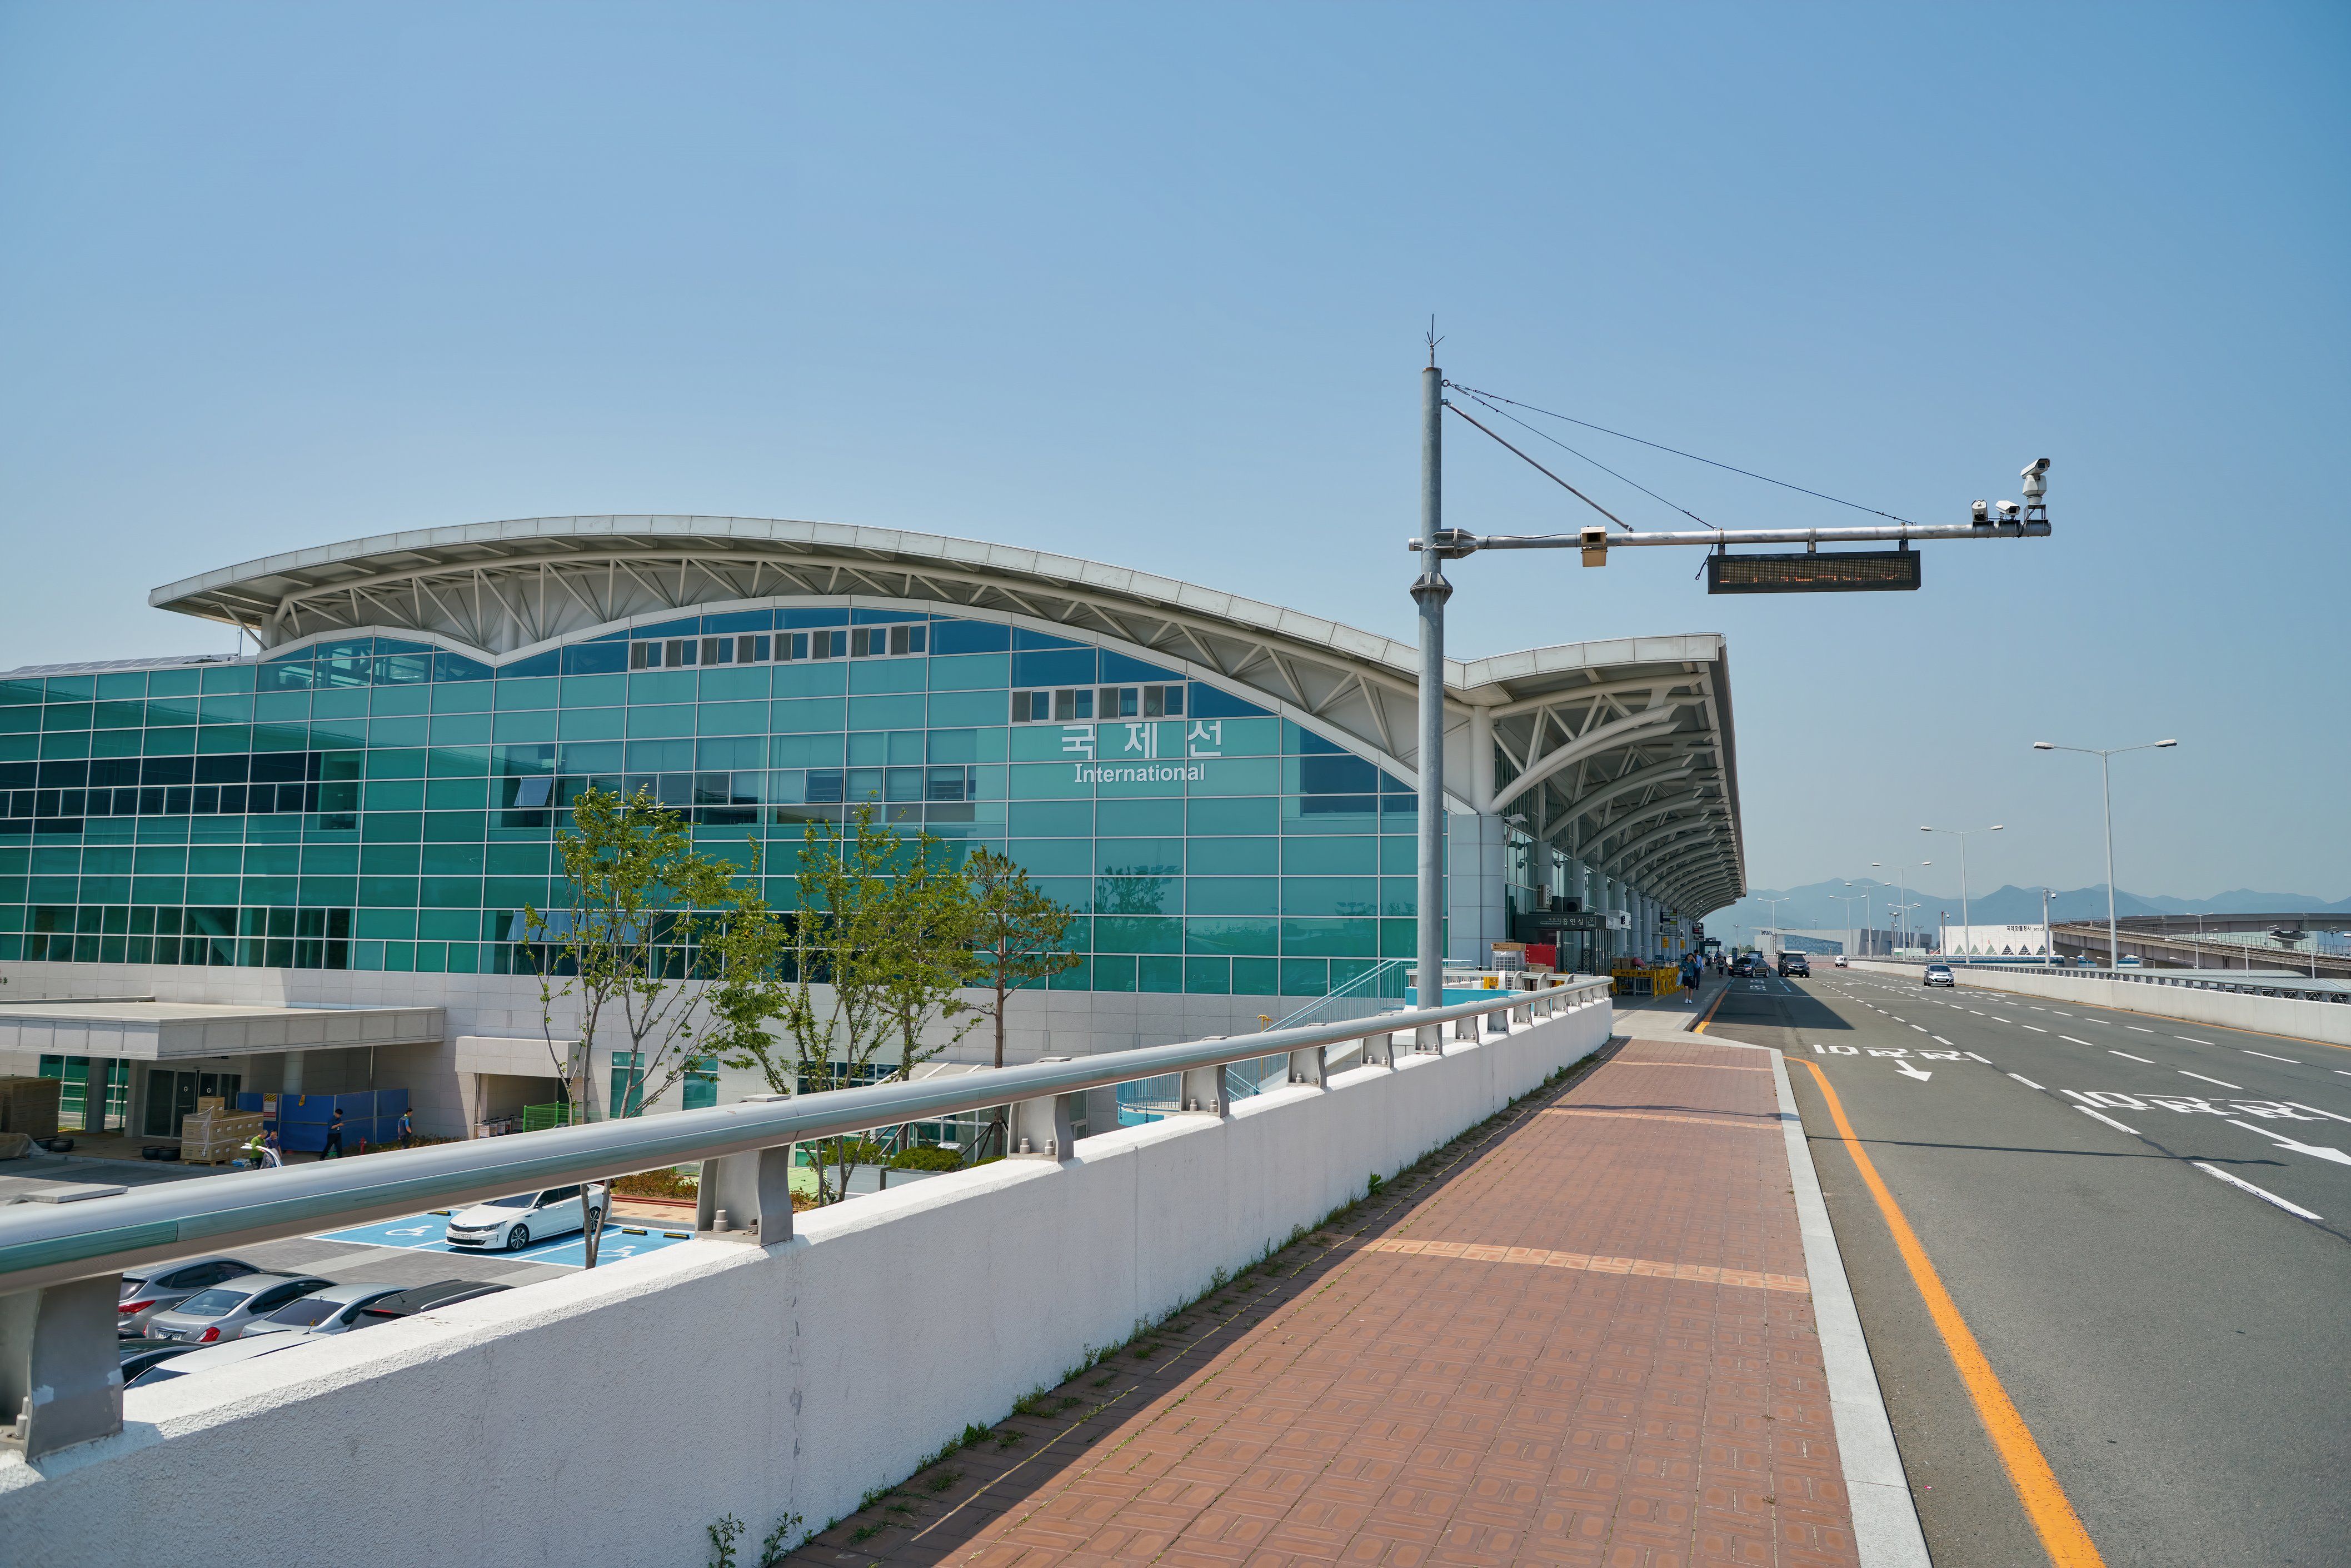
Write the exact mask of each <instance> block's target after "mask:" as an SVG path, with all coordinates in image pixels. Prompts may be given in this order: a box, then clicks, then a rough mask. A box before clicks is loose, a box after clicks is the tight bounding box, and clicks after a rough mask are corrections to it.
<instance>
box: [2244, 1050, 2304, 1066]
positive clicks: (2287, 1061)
mask: <svg viewBox="0 0 2351 1568" xmlns="http://www.w3.org/2000/svg"><path fill="white" fill-rule="evenodd" d="M2237 1049H2238V1050H2239V1051H2244V1053H2245V1054H2246V1055H2247V1056H2259V1057H2265V1058H2267V1059H2268V1060H2269V1061H2283V1062H2284V1063H2285V1064H2286V1065H2287V1066H2289V1067H2300V1066H2301V1065H2302V1063H2301V1062H2299V1061H2295V1060H2294V1058H2293V1057H2291V1056H2271V1055H2270V1053H2269V1052H2268V1051H2253V1050H2251V1049H2249V1048H2247V1047H2245V1046H2239V1047H2238V1048H2237Z"/></svg>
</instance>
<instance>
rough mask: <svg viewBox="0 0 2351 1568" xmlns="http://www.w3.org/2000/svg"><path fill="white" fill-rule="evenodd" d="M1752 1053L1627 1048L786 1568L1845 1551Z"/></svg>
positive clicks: (1399, 1567)
mask: <svg viewBox="0 0 2351 1568" xmlns="http://www.w3.org/2000/svg"><path fill="white" fill-rule="evenodd" d="M1753 1061H1754V1053H1752V1052H1749V1051H1740V1050H1739V1049H1737V1048H1735V1047H1731V1046H1727V1045H1718V1044H1714V1043H1710V1042H1708V1041H1707V1040H1705V1039H1704V1038H1703V1037H1692V1036H1682V1037H1677V1038H1676V1039H1674V1040H1633V1041H1631V1042H1629V1043H1625V1044H1622V1045H1619V1046H1618V1047H1616V1048H1614V1049H1613V1050H1612V1051H1610V1052H1609V1053H1608V1054H1607V1056H1606V1058H1605V1060H1604V1061H1602V1062H1601V1064H1600V1065H1598V1066H1596V1067H1595V1068H1593V1070H1591V1071H1588V1072H1585V1073H1583V1074H1582V1075H1580V1076H1579V1077H1577V1078H1574V1079H1573V1080H1571V1081H1570V1082H1568V1083H1567V1084H1565V1085H1563V1086H1562V1087H1559V1088H1555V1089H1552V1090H1549V1091H1545V1092H1543V1093H1542V1094H1541V1095H1540V1096H1538V1097H1535V1098H1532V1099H1531V1100H1529V1101H1528V1102H1525V1103H1522V1104H1521V1105H1520V1107H1519V1108H1518V1109H1517V1111H1516V1112H1515V1113H1512V1114H1511V1115H1510V1116H1509V1117H1508V1118H1507V1119H1506V1120H1503V1121H1501V1122H1499V1123H1497V1124H1489V1126H1488V1127H1486V1128H1484V1129H1480V1130H1479V1132H1477V1133H1474V1134H1471V1135H1470V1136H1469V1137H1468V1138H1465V1139H1464V1140H1462V1141H1461V1142H1459V1143H1457V1144H1456V1145H1453V1146H1452V1147H1451V1148H1449V1149H1448V1150H1447V1151H1444V1152H1443V1153H1441V1154H1440V1155H1437V1156H1436V1157H1435V1158H1433V1159H1432V1160H1430V1161H1428V1162H1426V1164H1425V1166H1423V1167H1421V1168H1419V1169H1417V1170H1416V1172H1413V1173H1407V1174H1406V1175H1405V1176H1404V1177H1401V1178H1399V1179H1398V1180H1396V1181H1395V1182H1393V1183H1390V1184H1388V1185H1387V1186H1385V1187H1384V1189H1383V1191H1382V1192H1381V1193H1380V1194H1379V1195H1378V1196H1377V1197H1374V1198H1373V1199H1372V1200H1370V1201H1367V1202H1366V1203H1364V1204H1363V1205H1361V1206H1359V1207H1357V1208H1356V1209H1355V1210H1354V1211H1353V1212H1351V1213H1350V1214H1349V1215H1348V1216H1346V1217H1345V1218H1343V1219H1342V1220H1338V1221H1335V1222H1334V1223H1333V1224H1332V1227H1331V1228H1328V1229H1326V1230H1324V1231H1322V1232H1320V1233H1318V1234H1316V1235H1315V1236H1313V1237H1312V1238H1311V1239H1308V1240H1306V1241H1303V1242H1301V1243H1298V1244H1296V1245H1293V1246H1291V1247H1290V1248H1289V1249H1285V1250H1284V1251H1283V1252H1281V1253H1280V1254H1278V1255H1277V1256H1276V1257H1275V1258H1274V1259H1272V1260H1270V1261H1269V1262H1268V1263H1267V1264H1265V1265H1262V1266H1260V1267H1259V1268H1257V1269H1254V1270H1250V1271H1249V1272H1248V1273H1247V1274H1245V1275H1244V1276H1243V1277H1241V1278H1240V1279H1238V1280H1237V1281H1233V1282H1232V1283H1231V1284H1230V1285H1228V1286H1226V1287H1224V1288H1222V1289H1220V1290H1218V1291H1215V1292H1213V1293H1212V1294H1211V1295H1210V1296H1208V1297H1207V1298H1205V1299H1204V1300H1203V1301H1199V1302H1197V1303H1195V1304H1194V1305H1193V1306H1191V1307H1189V1308H1186V1309H1185V1310H1184V1311H1183V1312H1178V1313H1176V1314H1175V1316H1174V1317H1173V1318H1172V1319H1171V1320H1170V1321H1169V1322H1167V1323H1165V1324H1164V1325H1162V1326H1161V1328H1160V1329H1159V1330H1157V1331H1155V1333H1153V1334H1152V1335H1150V1336H1148V1337H1147V1338H1146V1339H1145V1340H1144V1341H1143V1342H1142V1343H1138V1344H1136V1345H1134V1346H1133V1347H1131V1348H1130V1349H1129V1350H1126V1351H1123V1352H1122V1353H1120V1354H1119V1355H1118V1356H1116V1357H1114V1358H1113V1359H1112V1360H1110V1361H1107V1362H1105V1363H1103V1364H1102V1365H1100V1366H1099V1367H1097V1368H1095V1369H1092V1370H1091V1371H1089V1372H1087V1373H1085V1374H1081V1375H1080V1376H1079V1377H1078V1378H1076V1379H1073V1380H1072V1381H1071V1383H1070V1384H1068V1385H1064V1387H1062V1388H1061V1389H1060V1390H1058V1391H1055V1392H1054V1393H1053V1394H1051V1395H1048V1396H1043V1397H1042V1398H1040V1399H1037V1400H1032V1401H1030V1402H1029V1403H1028V1404H1027V1405H1026V1406H1024V1409H1023V1411H1022V1412H1021V1413H1019V1414H1016V1415H1015V1416H1012V1417H1011V1418H1010V1419H1008V1420H1007V1421H1006V1422H1005V1423H1003V1424H1002V1425H1001V1426H999V1427H998V1428H997V1429H996V1431H995V1433H994V1434H993V1436H992V1438H991V1440H988V1441H985V1442H982V1443H980V1444H978V1445H977V1446H976V1447H974V1448H967V1449H966V1450H965V1451H964V1452H963V1453H961V1454H960V1455H958V1456H956V1458H951V1459H948V1460H946V1461H945V1462H944V1463H942V1464H940V1465H938V1466H935V1467H933V1468H932V1469H929V1470H926V1471H925V1472H924V1473H923V1474H921V1475H918V1476H917V1477H915V1478H914V1479H911V1480H910V1481H908V1482H907V1483H906V1484H905V1485H904V1487H902V1488H901V1489H900V1490H899V1492H898V1493H897V1494H895V1495H894V1496H893V1497H892V1498H890V1499H887V1500H883V1502H882V1503H880V1504H877V1505H876V1506H875V1507H874V1508H872V1509H871V1510H869V1511H867V1512H865V1513H863V1514H861V1515H859V1516H858V1517H857V1518H856V1519H853V1520H851V1521H843V1522H842V1523H841V1525H840V1526H838V1527H837V1528H835V1529H833V1530H831V1531H827V1532H825V1533H824V1534H823V1535H822V1536H820V1537H819V1538H818V1539H817V1540H815V1541H813V1542H810V1543H809V1544H808V1545H806V1546H804V1547H803V1548H801V1549H800V1551H799V1552H796V1553H794V1554H793V1556H792V1558H791V1560H790V1561H792V1562H793V1563H795V1565H796V1568H841V1565H843V1564H847V1563H857V1564H861V1565H862V1564H877V1565H889V1568H898V1565H901V1564H904V1565H908V1568H913V1565H925V1568H927V1565H928V1564H932V1563H946V1562H953V1563H959V1564H970V1565H972V1568H1059V1565H1062V1564H1069V1565H1073V1568H1110V1565H1113V1564H1141V1563H1165V1564H1169V1565H1171V1568H1242V1565H1247V1568H1289V1565H1291V1564H1301V1565H1303V1564H1310V1563H1314V1564H1341V1563H1343V1564H1348V1565H1350V1568H1437V1565H1443V1568H1488V1565H1491V1568H1500V1565H1503V1564H1510V1563H1546V1564H1560V1565H1562V1568H1567V1565H1591V1568H1696V1565H1707V1568H1714V1565H1718V1564H1762V1563H1771V1564H1783V1565H1788V1568H1814V1565H1819V1568H1829V1565H1850V1564H1854V1563H1855V1562H1856V1559H1855V1553H1854V1546H1853V1534H1852V1528H1851V1519H1850V1514H1849V1511H1848V1507H1847V1500H1846V1497H1845V1491H1844V1483H1843V1479H1842V1471H1841V1469H1840V1467H1839V1464H1838V1459H1837V1450H1836V1441H1835V1434H1834V1429H1833V1427H1832V1426H1831V1422H1830V1416H1829V1403H1828V1389H1827V1385H1826V1381H1825V1379H1824V1377H1823V1374H1822V1369H1821V1357H1820V1346H1819V1342H1818V1340H1817V1338H1816V1336H1815V1335H1814V1333H1813V1323H1812V1305H1811V1300H1810V1296H1809V1294H1808V1292H1807V1290H1806V1286H1805V1277H1804V1267H1803V1251H1802V1241H1801V1239H1800V1238H1799V1236H1798V1232H1797V1221H1796V1213H1795V1206H1794V1202H1793V1200H1792V1197H1790V1196H1789V1192H1788V1186H1789V1182H1788V1172H1787V1161H1786V1155H1785V1152H1784V1148H1783V1145H1782V1141H1781V1140H1780V1139H1778V1138H1769V1139H1766V1138H1758V1137H1755V1136H1753V1135H1752V1131H1753V1128H1754V1126H1755V1125H1758V1124H1761V1125H1764V1126H1773V1127H1776V1126H1777V1124H1778V1122H1777V1117H1778V1111H1777V1106H1776V1103H1775V1101H1774V1096H1773V1090H1772V1080H1771V1075H1770V1074H1769V1072H1768V1071H1766V1072H1764V1073H1761V1074H1755V1073H1752V1072H1751V1071H1750V1072H1692V1071H1681V1069H1685V1068H1693V1067H1742V1068H1743V1067H1749V1066H1751V1064H1752V1062H1753ZM1552 1107H1558V1108H1564V1109H1570V1110H1574V1111H1579V1112H1604V1113H1613V1114H1604V1115H1573V1116H1552V1115H1543V1114H1540V1112H1541V1111H1542V1110H1544V1109H1547V1108H1552ZM1562 1260H1581V1261H1562ZM1531 1262H1532V1263H1537V1264H1539V1265H1540V1266H1536V1267H1529V1266H1527V1265H1528V1264H1529V1263H1531ZM1602 1265H1606V1266H1605V1267H1603V1266H1602Z"/></svg>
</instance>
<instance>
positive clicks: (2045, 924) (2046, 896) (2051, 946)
mask: <svg viewBox="0 0 2351 1568" xmlns="http://www.w3.org/2000/svg"><path fill="white" fill-rule="evenodd" d="M2051 896H2052V894H2051V890H2050V889H2048V888H2045V887H2044V888H2043V889H2042V890H2041V946H2043V947H2044V948H2046V949H2048V952H2049V962H2050V963H2052V964H2054V963H2056V962H2057V938H2056V937H2054V936H2051V935H2050V932H2049V900H2050V898H2051Z"/></svg>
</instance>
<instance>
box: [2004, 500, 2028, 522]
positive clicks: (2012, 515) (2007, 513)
mask: <svg viewBox="0 0 2351 1568" xmlns="http://www.w3.org/2000/svg"><path fill="white" fill-rule="evenodd" d="M2022 510H2024V508H2023V507H2020V506H2018V505H2017V504H2016V503H2015V502H2014V501H2002V502H2001V503H2000V515H2001V520H2002V521H2003V522H2011V523H2012V522H2014V521H2016V515H2017V514H2018V513H2019V512H2022Z"/></svg>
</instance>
